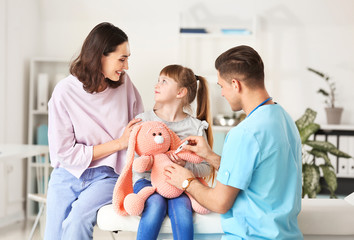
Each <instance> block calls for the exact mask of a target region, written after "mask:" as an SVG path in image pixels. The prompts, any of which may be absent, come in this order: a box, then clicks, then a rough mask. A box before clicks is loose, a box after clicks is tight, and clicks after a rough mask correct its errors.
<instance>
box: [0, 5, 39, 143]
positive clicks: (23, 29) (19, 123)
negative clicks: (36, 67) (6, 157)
mask: <svg viewBox="0 0 354 240" xmlns="http://www.w3.org/2000/svg"><path fill="white" fill-rule="evenodd" d="M37 8H38V1H37V0H28V1H21V0H11V1H9V0H1V20H0V23H1V24H0V25H1V28H0V31H1V40H0V50H1V57H0V63H1V67H0V69H1V75H0V82H1V84H0V87H1V90H0V94H1V97H0V99H1V100H3V101H1V100H0V111H1V120H0V135H1V137H0V141H1V142H6V143H22V142H26V135H27V119H28V117H27V115H28V78H29V76H28V75H29V73H28V67H29V66H28V60H29V58H30V57H32V56H34V55H36V54H37V49H36V48H37V44H36V39H37V37H38V31H37V23H38V18H37Z"/></svg>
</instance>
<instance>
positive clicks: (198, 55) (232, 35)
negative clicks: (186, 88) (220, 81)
mask: <svg viewBox="0 0 354 240" xmlns="http://www.w3.org/2000/svg"><path fill="white" fill-rule="evenodd" d="M259 22H260V20H259V17H257V16H253V17H252V18H250V19H248V20H247V21H243V22H240V23H233V25H231V26H230V23H225V24H224V25H220V24H219V26H215V25H214V26H211V29H209V30H208V28H201V29H203V30H204V29H205V32H204V33H193V32H183V31H182V30H183V29H188V27H185V26H183V27H181V28H180V29H181V32H180V34H179V48H180V49H179V50H180V51H179V53H180V62H181V63H182V64H183V65H185V66H188V67H190V68H191V69H193V71H194V72H195V73H196V74H198V75H202V76H216V72H215V68H214V61H215V59H216V58H217V57H218V56H219V55H220V54H221V53H222V52H224V51H226V50H228V49H230V48H232V47H235V46H237V45H249V46H252V47H256V45H257V41H256V40H257V34H258V28H259ZM184 25H186V23H184ZM195 29H196V30H198V29H199V28H195ZM227 29H231V30H230V31H227V32H226V33H225V32H223V30H227ZM232 29H235V31H234V32H233V31H232ZM237 30H244V31H237ZM214 79H216V77H215V78H214Z"/></svg>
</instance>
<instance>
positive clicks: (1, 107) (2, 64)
mask: <svg viewBox="0 0 354 240" xmlns="http://www.w3.org/2000/svg"><path fill="white" fill-rule="evenodd" d="M6 13H7V12H6V2H5V0H0V116H1V117H0V143H3V142H4V141H5V136H4V131H5V130H4V129H5V117H4V116H5V111H6V110H5V99H6V97H5V93H6V91H5V88H6V87H5V86H6V85H5V79H6V75H5V69H6V61H5V59H6V48H5V46H6V34H5V33H6V18H7V15H6Z"/></svg>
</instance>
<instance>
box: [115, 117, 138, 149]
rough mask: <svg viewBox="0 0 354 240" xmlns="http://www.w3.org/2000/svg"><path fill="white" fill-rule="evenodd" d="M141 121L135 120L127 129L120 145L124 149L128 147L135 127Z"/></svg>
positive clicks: (120, 139)
mask: <svg viewBox="0 0 354 240" xmlns="http://www.w3.org/2000/svg"><path fill="white" fill-rule="evenodd" d="M140 121H141V119H140V118H136V119H133V120H131V121H130V122H129V123H128V125H127V126H126V127H125V129H124V132H123V135H122V136H121V137H120V138H119V143H120V144H121V147H122V149H126V148H127V147H128V143H129V136H130V133H131V132H132V130H133V127H134V125H135V124H136V123H138V122H140Z"/></svg>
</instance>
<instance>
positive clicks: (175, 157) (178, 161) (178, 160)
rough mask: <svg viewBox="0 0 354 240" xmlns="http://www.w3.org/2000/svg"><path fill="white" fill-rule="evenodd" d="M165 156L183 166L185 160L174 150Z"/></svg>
mask: <svg viewBox="0 0 354 240" xmlns="http://www.w3.org/2000/svg"><path fill="white" fill-rule="evenodd" d="M167 156H168V157H169V158H170V159H171V161H172V162H174V163H176V164H178V165H180V166H182V167H184V166H185V165H186V161H185V160H183V159H182V158H180V157H178V156H177V154H175V153H174V152H169V153H167Z"/></svg>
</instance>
